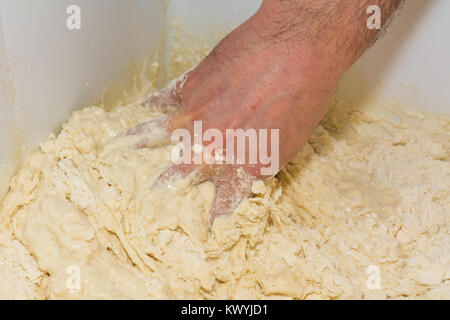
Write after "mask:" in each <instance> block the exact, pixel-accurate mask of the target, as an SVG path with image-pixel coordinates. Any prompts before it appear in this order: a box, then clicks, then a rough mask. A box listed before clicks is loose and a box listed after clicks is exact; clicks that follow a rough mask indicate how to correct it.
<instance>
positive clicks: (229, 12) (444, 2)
mask: <svg viewBox="0 0 450 320" xmlns="http://www.w3.org/2000/svg"><path fill="white" fill-rule="evenodd" d="M260 2H261V1H260V0H247V1H240V0H229V1H223V0H189V1H187V0H172V1H170V4H169V6H168V8H167V13H166V14H165V13H164V10H163V1H161V0H95V1H92V0H70V1H69V0H39V1H36V0H0V67H1V68H0V112H1V117H0V150H1V153H0V164H2V163H5V161H6V160H7V159H8V158H10V154H11V153H14V152H17V151H18V150H20V149H21V147H22V146H29V145H31V146H33V145H35V144H36V143H38V142H39V141H41V140H42V139H43V138H44V137H45V136H46V135H47V134H48V133H49V132H51V131H52V130H55V129H57V128H58V126H59V125H60V124H61V123H62V122H63V121H64V120H65V119H67V117H68V116H69V115H70V113H71V111H72V110H74V109H75V108H77V107H80V106H84V105H85V104H86V103H89V102H90V101H92V99H93V98H94V97H95V96H96V94H98V93H99V92H100V91H101V89H102V88H104V87H105V86H106V85H107V84H108V83H109V82H110V81H114V80H117V79H118V78H119V77H120V76H121V75H122V74H123V73H124V72H125V71H126V69H127V67H128V65H129V63H130V59H131V56H132V54H133V53H137V54H138V55H143V54H145V53H146V52H147V51H148V50H150V48H152V46H154V44H155V43H156V42H157V41H158V40H159V39H160V38H161V37H162V36H164V34H166V33H165V28H166V26H167V25H170V24H168V23H167V21H171V20H173V19H177V20H179V21H181V22H182V23H183V25H184V26H186V29H185V31H186V32H189V33H192V34H197V33H198V34H200V33H201V34H202V36H203V37H205V38H208V37H209V38H210V39H216V36H217V33H218V32H219V33H221V32H222V33H223V32H224V31H229V30H231V28H232V27H234V26H236V25H237V24H238V23H240V22H242V21H244V20H245V19H246V18H247V17H249V16H250V15H251V14H252V13H253V12H255V11H256V9H257V8H258V6H259V4H260ZM71 4H76V5H79V6H80V7H81V15H82V28H81V30H76V31H69V30H68V29H67V28H66V25H65V23H66V19H67V17H68V15H67V14H66V8H67V7H68V6H69V5H71ZM449 12H450V1H449V0H409V1H406V5H405V7H404V8H403V10H402V12H401V14H400V16H399V17H398V18H397V19H396V20H395V21H394V23H393V25H392V26H391V28H390V29H389V32H388V34H387V35H386V36H385V37H383V38H382V39H381V40H380V41H379V42H378V43H377V44H376V46H375V47H374V48H372V49H371V50H370V51H369V52H367V53H366V55H365V56H364V57H363V59H361V61H360V62H359V63H358V64H357V68H358V69H359V70H361V72H362V74H363V76H364V78H365V79H366V80H368V82H369V83H372V84H373V83H377V82H379V81H380V80H383V81H384V82H385V83H386V86H385V90H386V93H387V95H390V96H394V97H397V98H400V99H401V100H404V101H406V102H408V103H411V104H413V105H415V106H417V107H419V108H428V109H429V110H438V111H441V112H447V113H449V112H450V107H449V105H450V83H449V79H448V78H449V75H450V63H449V60H448V59H449V57H450V44H449V42H448V33H449V31H450V18H448V13H449ZM167 17H168V19H167ZM188 26H189V27H188ZM8 66H9V68H10V70H9V71H7V69H6V68H7V67H8ZM405 82H407V83H405ZM405 84H407V85H408V87H405V86H404V85H405ZM12 93H14V99H11V98H12ZM0 192H1V190H0Z"/></svg>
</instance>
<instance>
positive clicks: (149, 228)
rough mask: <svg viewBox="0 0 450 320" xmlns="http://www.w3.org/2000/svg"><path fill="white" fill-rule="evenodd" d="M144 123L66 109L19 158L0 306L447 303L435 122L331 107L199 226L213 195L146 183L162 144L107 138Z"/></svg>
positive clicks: (447, 249)
mask: <svg viewBox="0 0 450 320" xmlns="http://www.w3.org/2000/svg"><path fill="white" fill-rule="evenodd" d="M382 106H383V108H382ZM157 116H158V114H157V112H156V111H151V110H149V109H147V108H145V107H143V106H141V105H140V104H138V103H137V104H135V105H127V106H121V107H116V108H114V109H113V110H111V111H108V112H107V111H106V110H104V109H102V108H98V107H90V108H86V109H84V110H81V111H76V112H74V114H73V116H72V117H71V118H70V119H69V121H68V122H67V123H66V124H65V125H64V126H63V129H62V132H61V133H60V134H59V135H58V136H55V135H54V134H52V135H50V136H49V137H48V139H47V140H46V141H44V142H43V143H42V144H41V145H40V150H39V151H38V152H36V153H35V154H34V155H32V156H31V157H30V158H29V159H28V160H27V161H26V163H25V164H24V165H23V167H22V168H21V169H20V171H19V172H18V174H17V175H16V176H15V177H14V178H13V179H12V181H11V184H10V190H9V192H8V194H7V195H6V196H5V198H4V199H3V201H2V204H1V207H0V215H1V216H0V218H1V221H2V222H3V224H4V225H3V230H4V233H3V234H2V235H1V236H0V280H1V281H0V297H1V298H41V299H43V298H49V299H52V298H188V299H203V298H206V299H215V298H226V299H229V298H235V299H247V298H258V299H259V298H300V299H303V298H307V299H308V298H332V299H345V298H404V297H407V298H416V297H426V298H447V299H448V298H450V280H449V279H450V269H449V266H450V235H449V226H448V221H449V208H450V199H449V198H450V197H449V192H450V177H449V175H450V158H449V149H450V146H449V141H450V120H449V119H448V117H445V116H437V115H436V116H435V115H427V114H423V113H420V112H416V111H414V112H412V111H408V110H404V109H403V108H402V107H400V106H395V105H394V104H390V105H389V104H388V103H385V102H383V103H381V102H377V101H366V102H365V103H363V104H361V105H357V106H355V105H353V104H351V103H350V102H347V101H345V100H338V101H337V103H336V104H335V105H334V106H333V107H332V109H331V110H330V112H329V113H328V115H327V116H326V118H325V119H324V120H323V121H322V122H321V124H320V125H319V126H318V127H317V129H316V130H315V132H314V135H313V136H312V137H311V139H310V141H309V143H308V144H307V145H306V147H305V148H304V149H303V151H302V152H301V153H299V154H298V155H297V157H296V158H295V159H294V160H293V161H292V162H291V163H289V164H288V165H287V166H286V167H285V168H284V169H283V170H282V171H281V172H280V173H279V174H278V175H277V177H275V178H272V179H270V180H268V181H267V182H266V183H263V182H258V183H255V184H254V185H253V193H254V197H253V198H251V199H249V200H246V201H243V202H242V203H241V205H240V206H239V208H238V210H237V211H236V212H235V213H234V215H232V216H231V217H221V218H219V219H217V220H216V221H215V223H214V225H213V227H212V229H211V232H210V233H208V230H207V228H206V225H207V221H208V210H209V208H210V206H211V202H212V199H213V197H214V187H213V186H212V185H211V184H210V183H203V184H201V185H199V186H191V185H190V183H189V181H184V180H181V181H174V183H172V184H170V185H169V186H168V187H167V188H163V189H155V190H153V189H152V188H151V185H152V183H153V181H154V179H155V178H156V177H157V176H158V174H159V173H160V172H161V171H162V170H163V169H164V168H165V167H167V166H168V165H169V164H170V151H171V146H164V147H160V148H154V149H136V148H134V144H133V143H132V141H134V140H133V137H130V138H129V139H128V138H126V137H125V138H123V137H122V138H120V139H118V138H117V136H118V135H121V134H122V133H123V132H125V131H126V130H127V129H128V128H130V127H132V126H134V125H135V124H138V123H141V122H143V121H147V120H149V119H153V118H155V117H157ZM371 266H372V267H371ZM374 268H375V269H374ZM377 268H379V269H377ZM371 270H372V271H373V270H375V271H376V270H379V279H380V282H379V284H380V288H379V289H376V288H374V287H373V285H370V284H371V283H370V281H372V280H373V276H377V275H376V273H375V275H374V274H373V273H372V271H371ZM78 271H79V273H76V272H78ZM74 272H75V273H74ZM371 277H372V278H371ZM77 281H79V284H80V285H79V286H77V285H76V283H77ZM368 281H369V282H368Z"/></svg>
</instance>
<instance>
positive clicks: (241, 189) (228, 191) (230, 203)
mask: <svg viewBox="0 0 450 320" xmlns="http://www.w3.org/2000/svg"><path fill="white" fill-rule="evenodd" d="M254 180H255V179H254V177H253V176H250V175H247V174H245V173H244V174H243V175H241V174H236V173H235V174H234V175H233V176H229V177H228V178H225V179H224V178H223V177H222V178H221V179H220V180H216V181H214V184H215V186H216V193H215V197H214V202H213V205H212V207H211V211H210V226H212V224H213V223H214V220H215V219H216V218H217V217H219V216H222V215H231V214H233V213H234V211H235V210H236V208H237V207H238V206H239V204H240V203H241V201H242V200H243V199H245V198H248V197H249V196H250V195H251V187H252V183H253V181H254Z"/></svg>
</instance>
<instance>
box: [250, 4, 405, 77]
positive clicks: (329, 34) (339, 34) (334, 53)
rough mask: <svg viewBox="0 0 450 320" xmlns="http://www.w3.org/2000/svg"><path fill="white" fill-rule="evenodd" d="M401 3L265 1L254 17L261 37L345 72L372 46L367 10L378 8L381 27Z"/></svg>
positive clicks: (374, 35) (294, 52) (373, 34)
mask: <svg viewBox="0 0 450 320" xmlns="http://www.w3.org/2000/svg"><path fill="white" fill-rule="evenodd" d="M401 2H402V0H264V1H263V4H262V6H261V8H260V10H259V11H258V12H257V14H256V15H255V17H254V18H253V19H254V20H255V23H256V24H257V25H260V28H261V31H260V32H261V34H262V35H263V37H265V38H266V41H270V42H272V43H273V44H274V45H278V46H281V47H282V46H285V47H289V51H290V52H291V53H292V54H294V55H296V54H297V53H298V54H299V55H300V56H304V55H305V51H307V53H308V52H311V53H313V54H314V56H315V57H317V58H320V59H322V60H327V61H328V60H330V63H333V64H334V65H335V68H337V69H339V71H342V72H343V71H345V70H346V69H347V68H348V67H350V66H351V65H352V64H353V63H355V61H356V60H357V59H358V58H359V57H360V56H361V55H362V54H363V53H364V51H365V50H366V49H367V48H368V47H369V46H370V45H371V44H372V43H373V41H374V39H375V37H376V35H377V33H378V32H379V31H380V30H377V29H372V30H371V29H369V28H368V27H367V21H368V19H369V14H368V13H367V8H368V7H369V6H371V5H377V6H378V7H379V8H380V11H381V25H382V26H384V25H385V24H386V22H387V20H388V19H389V17H390V16H391V15H392V13H393V12H394V11H395V10H396V8H397V7H398V6H399V4H400V3H401ZM331 60H332V61H331Z"/></svg>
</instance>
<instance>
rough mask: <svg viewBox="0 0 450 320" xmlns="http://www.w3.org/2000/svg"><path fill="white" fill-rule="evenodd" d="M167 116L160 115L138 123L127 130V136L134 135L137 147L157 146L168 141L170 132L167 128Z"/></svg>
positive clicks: (163, 144)
mask: <svg viewBox="0 0 450 320" xmlns="http://www.w3.org/2000/svg"><path fill="white" fill-rule="evenodd" d="M168 118H169V117H168V116H166V115H165V116H162V117H160V118H157V119H155V120H150V121H147V122H143V123H140V124H138V125H137V126H135V127H133V128H130V129H128V130H127V132H126V135H127V136H136V140H137V141H136V147H137V148H157V147H162V146H165V145H167V144H169V143H170V134H169V130H168V129H167V123H168Z"/></svg>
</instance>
